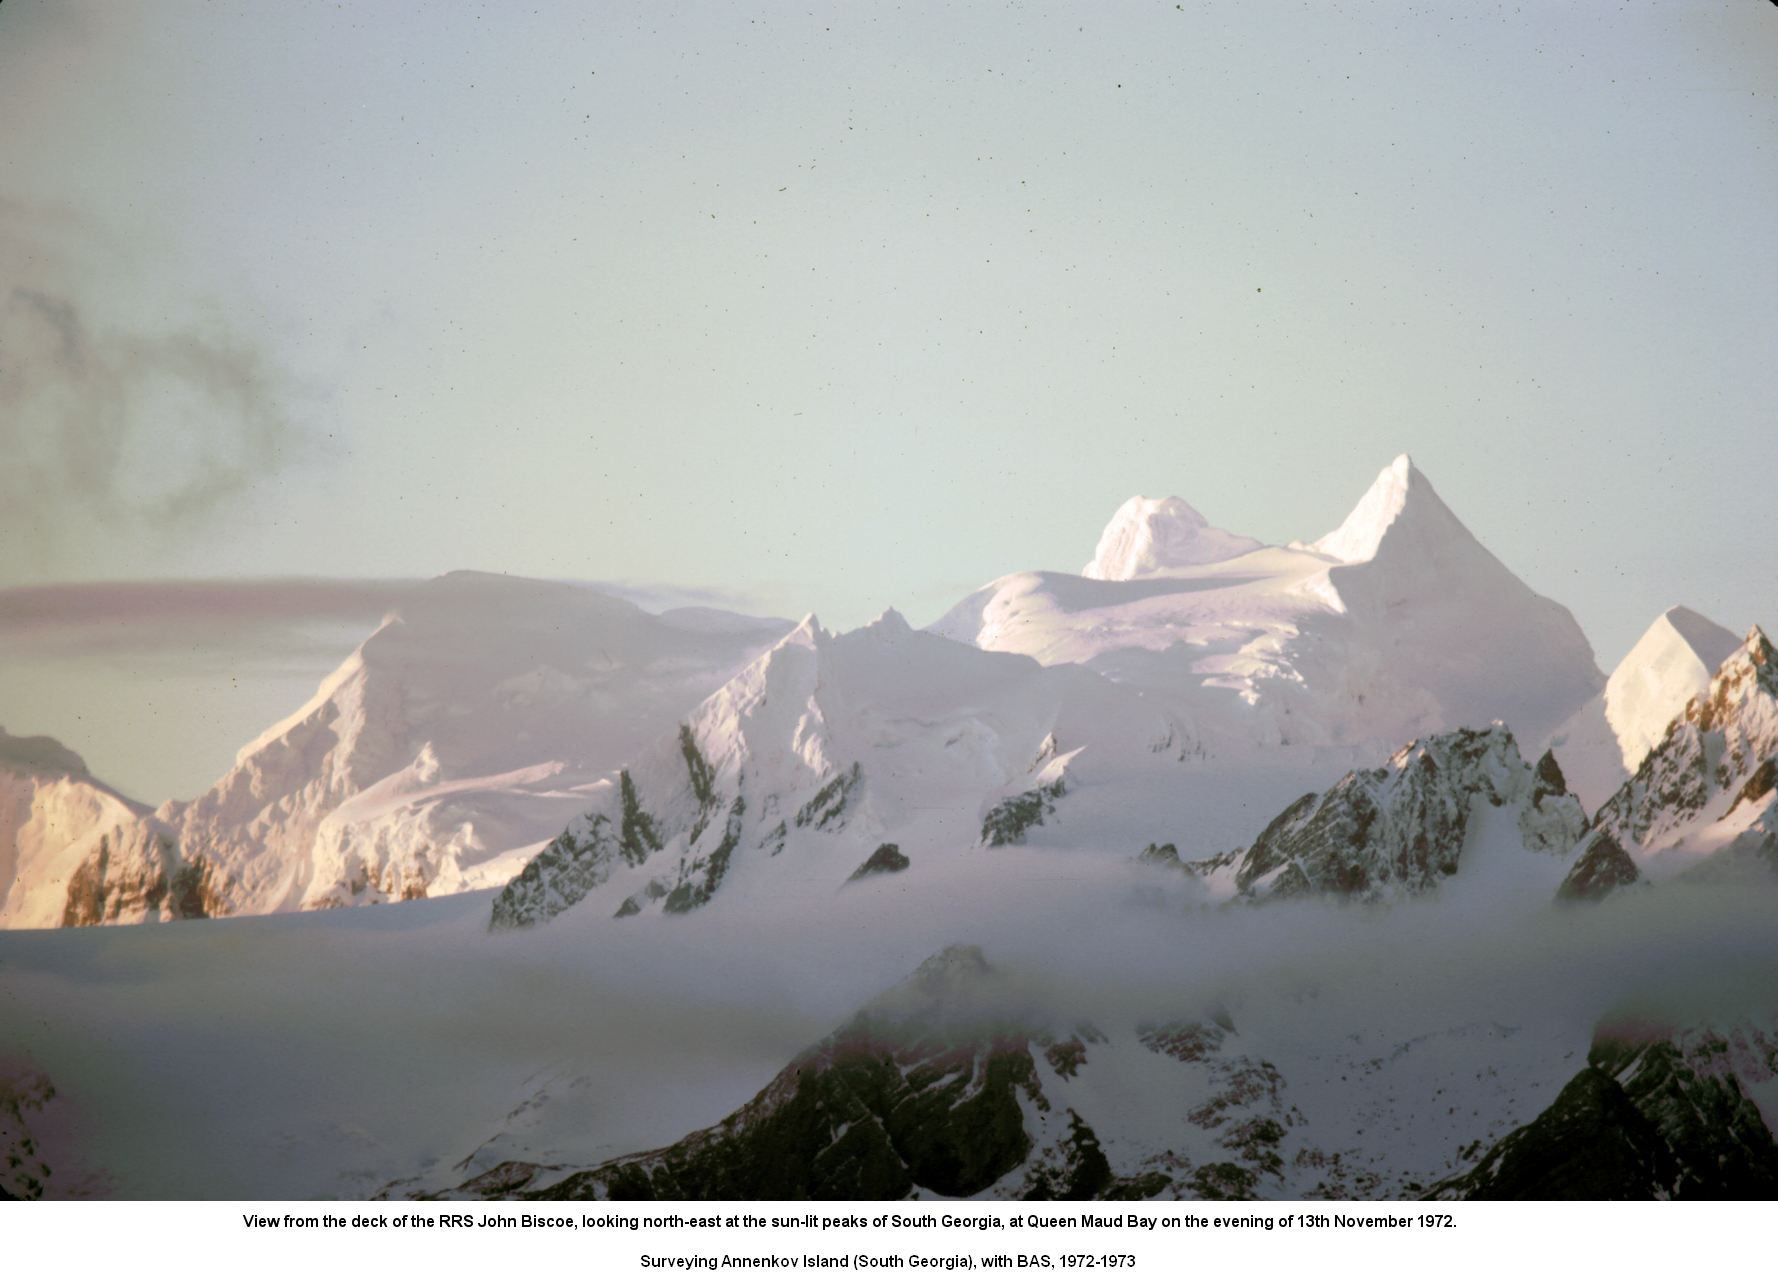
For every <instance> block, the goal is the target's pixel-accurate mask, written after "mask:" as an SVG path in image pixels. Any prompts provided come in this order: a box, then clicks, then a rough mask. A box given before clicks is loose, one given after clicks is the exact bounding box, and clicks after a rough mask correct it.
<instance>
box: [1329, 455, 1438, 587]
mask: <svg viewBox="0 0 1778 1273" xmlns="http://www.w3.org/2000/svg"><path fill="white" fill-rule="evenodd" d="M1398 523H1400V529H1399V530H1397V524H1398ZM1421 530H1423V531H1424V532H1430V533H1432V534H1433V535H1435V536H1454V535H1456V534H1457V533H1458V532H1461V533H1463V534H1467V533H1468V532H1467V531H1464V530H1463V526H1462V523H1460V522H1458V521H1457V518H1456V516H1455V515H1454V514H1453V513H1452V512H1451V510H1450V509H1449V508H1448V507H1447V506H1446V505H1445V502H1444V501H1443V500H1442V499H1440V498H1439V497H1438V492H1437V491H1435V490H1433V489H1432V483H1431V482H1429V481H1427V480H1426V477H1425V475H1424V474H1423V473H1421V472H1420V470H1419V469H1417V468H1415V467H1414V461H1413V459H1412V458H1411V457H1410V456H1409V455H1408V454H1407V452H1405V451H1404V452H1402V454H1400V455H1398V456H1396V457H1395V459H1393V460H1391V461H1390V462H1389V464H1388V465H1387V466H1386V467H1385V468H1384V469H1383V471H1382V472H1381V473H1378V474H1377V479H1376V481H1374V482H1372V483H1371V485H1370V489H1369V490H1367V491H1365V493H1364V497H1363V498H1362V499H1360V500H1359V501H1358V504H1357V505H1356V506H1355V507H1354V508H1353V509H1352V511H1351V512H1350V513H1348V514H1346V520H1345V521H1343V522H1341V523H1340V526H1339V529H1338V530H1334V531H1331V532H1329V533H1328V534H1326V535H1323V536H1322V537H1321V538H1320V539H1318V540H1316V541H1315V542H1314V543H1313V544H1311V545H1310V547H1311V548H1313V549H1314V550H1315V551H1316V552H1319V553H1325V554H1326V555H1327V556H1329V557H1337V558H1338V559H1339V560H1341V561H1343V562H1348V563H1356V562H1361V561H1370V560H1372V559H1374V558H1375V557H1376V555H1377V552H1378V550H1379V549H1381V548H1382V546H1383V541H1384V539H1385V537H1386V536H1388V535H1389V534H1391V533H1392V532H1394V533H1397V534H1402V535H1411V534H1414V533H1415V532H1416V531H1421Z"/></svg>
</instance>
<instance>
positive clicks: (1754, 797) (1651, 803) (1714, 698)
mask: <svg viewBox="0 0 1778 1273" xmlns="http://www.w3.org/2000/svg"><path fill="white" fill-rule="evenodd" d="M1775 757H1778V651H1775V650H1774V649H1773V647H1772V644H1771V642H1770V641H1769V640H1767V638H1766V634H1765V633H1764V632H1763V631H1761V630H1760V629H1759V628H1757V627H1756V628H1753V629H1752V630H1750V631H1749V632H1748V634H1747V637H1746V639H1745V640H1744V641H1743V642H1742V643H1741V646H1740V648H1739V649H1737V650H1736V651H1735V652H1734V653H1733V654H1731V655H1730V656H1729V657H1728V659H1727V660H1725V661H1724V663H1723V665H1722V667H1721V668H1720V669H1719V670H1718V671H1717V673H1716V675H1715V676H1714V677H1712V678H1711V681H1710V685H1709V688H1708V689H1706V690H1705V692H1704V693H1702V694H1700V695H1698V696H1697V697H1696V698H1694V699H1692V700H1691V702H1689V703H1688V704H1686V707H1685V710H1684V711H1683V712H1681V713H1680V714H1679V715H1678V716H1677V717H1675V718H1674V720H1673V722H1672V723H1671V724H1670V725H1668V727H1667V731H1666V733H1665V734H1664V735H1663V736H1662V738H1661V740H1660V742H1659V743H1657V744H1655V746H1654V747H1653V749H1651V750H1650V751H1649V752H1648V754H1647V755H1646V756H1644V757H1643V760H1642V763H1641V764H1640V765H1639V766H1638V767H1637V769H1636V773H1635V774H1634V775H1633V776H1632V777H1631V778H1630V780H1629V781H1628V782H1626V783H1625V784H1624V785H1623V786H1622V787H1621V788H1619V790H1618V791H1617V793H1616V794H1615V795H1613V796H1612V797H1611V798H1610V799H1609V800H1607V801H1606V802H1605V804H1604V805H1602V806H1601V807H1600V809H1599V812H1598V813H1597V814H1596V815H1595V817H1594V825H1595V826H1596V827H1598V828H1599V829H1600V830H1603V831H1606V832H1609V833H1610V834H1611V835H1612V836H1613V837H1614V838H1615V839H1616V840H1617V841H1618V842H1619V843H1620V844H1622V845H1624V846H1625V847H1626V848H1628V847H1629V846H1632V845H1634V846H1638V847H1639V848H1641V849H1644V850H1658V849H1661V848H1664V847H1668V846H1670V845H1673V844H1675V843H1677V842H1678V841H1680V840H1682V839H1684V838H1685V837H1686V835H1687V834H1688V833H1689V832H1691V831H1693V830H1694V829H1696V828H1697V827H1699V826H1701V825H1705V824H1708V823H1709V822H1712V821H1714V820H1715V819H1717V818H1719V817H1723V816H1726V815H1727V814H1728V813H1729V812H1731V811H1732V810H1733V809H1734V807H1735V806H1736V805H1737V804H1745V803H1747V802H1749V801H1758V800H1760V799H1763V798H1764V796H1765V795H1766V794H1769V790H1770V785H1771V784H1770V776H1769V771H1768V770H1767V768H1766V766H1767V762H1769V761H1772V760H1773V759H1774V758H1775Z"/></svg>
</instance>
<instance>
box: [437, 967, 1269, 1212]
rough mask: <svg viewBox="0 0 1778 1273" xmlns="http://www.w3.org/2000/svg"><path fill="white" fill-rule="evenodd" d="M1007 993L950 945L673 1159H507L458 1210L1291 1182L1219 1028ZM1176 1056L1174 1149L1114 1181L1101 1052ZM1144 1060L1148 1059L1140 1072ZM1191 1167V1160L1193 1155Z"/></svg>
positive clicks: (1080, 1192)
mask: <svg viewBox="0 0 1778 1273" xmlns="http://www.w3.org/2000/svg"><path fill="white" fill-rule="evenodd" d="M1014 984H1015V983H1012V982H1009V981H1008V980H1007V979H1006V978H1005V976H1004V975H1003V974H1002V973H1000V972H999V971H998V970H996V969H994V968H993V967H991V966H990V965H989V964H988V962H987V960H986V959H985V958H984V957H983V955H982V952H981V951H980V950H979V949H977V948H975V947H972V946H953V947H951V948H949V949H947V950H945V951H943V952H942V953H940V954H938V955H935V956H934V957H933V958H931V959H929V960H927V961H926V963H924V964H923V965H921V967H920V968H919V969H918V971H916V972H915V973H914V975H913V976H912V977H911V978H910V979H909V980H908V981H906V982H904V983H903V984H901V985H900V986H898V987H896V988H895V989H893V990H891V991H889V992H887V993H886V994H884V995H882V996H880V997H879V998H878V999H876V1000H875V1001H873V1002H872V1003H871V1004H870V1005H869V1006H867V1007H866V1008H865V1009H864V1010H863V1011H861V1012H860V1013H859V1014H858V1015H857V1016H856V1017H855V1018H854V1019H853V1020H852V1021H851V1022H850V1023H848V1024H847V1025H846V1026H844V1027H843V1028H842V1029H840V1030H838V1031H836V1032H835V1033H834V1034H832V1035H830V1036H829V1037H828V1038H826V1039H824V1040H822V1041H821V1042H820V1043H818V1044H816V1045H815V1046H814V1047H812V1048H810V1049H809V1050H808V1051H806V1052H804V1053H803V1054H802V1055H801V1056H799V1057H797V1058H796V1059H795V1060H794V1061H792V1062H791V1063H790V1064H789V1065H788V1066H786V1067H785V1068H784V1069H783V1070H782V1071H781V1072H780V1073H779V1074H778V1075H777V1077H776V1078H774V1079H773V1080H772V1081H771V1082H770V1083H769V1084H767V1085H766V1087H765V1088H764V1089H763V1090H762V1091H761V1092H760V1093H759V1094H758V1095H757V1096H755V1097H754V1098H753V1099H752V1100H750V1101H749V1102H747V1104H746V1105H744V1106H743V1107H742V1108H741V1109H739V1110H737V1111H736V1112H735V1113H733V1114H732V1115H730V1116H729V1117H728V1118H725V1119H724V1120H723V1121H722V1122H721V1123H719V1124H717V1125H716V1126H714V1127H710V1128H706V1129H705V1130H703V1131H699V1132H694V1133H693V1134H691V1135H690V1136H687V1137H686V1138H685V1139H683V1140H681V1141H679V1142H678V1143H676V1144H674V1145H671V1146H668V1147H667V1148H665V1149H659V1150H653V1151H649V1152H647V1153H641V1154H633V1155H629V1156H627V1157H624V1158H618V1159H614V1160H612V1161H610V1162H605V1163H600V1164H597V1165H595V1166H591V1167H587V1168H581V1169H576V1168H572V1167H561V1166H544V1165H542V1164H538V1163H527V1162H516V1161H504V1162H499V1163H496V1164H494V1165H492V1166H490V1167H487V1168H485V1169H484V1170H481V1171H479V1172H478V1173H477V1174H476V1175H474V1176H472V1177H470V1178H469V1179H466V1180H463V1181H462V1182H461V1183H459V1184H458V1185H457V1186H456V1187H455V1188H454V1189H452V1190H449V1191H448V1192H449V1194H450V1195H452V1196H459V1197H481V1198H494V1197H522V1198H540V1199H541V1198H574V1199H612V1200H716V1199H727V1200H735V1199H758V1198H772V1199H800V1198H827V1199H875V1198H883V1199H894V1198H906V1197H916V1196H917V1197H933V1196H943V1197H978V1196H984V1197H995V1198H1029V1199H1089V1198H1136V1197H1150V1196H1154V1195H1156V1194H1160V1193H1166V1194H1169V1195H1171V1196H1176V1197H1204V1198H1237V1197H1239V1198H1248V1197H1255V1196H1258V1193H1259V1191H1260V1190H1261V1188H1262V1187H1263V1186H1265V1185H1268V1184H1275V1183H1276V1182H1277V1181H1278V1180H1279V1179H1280V1177H1281V1174H1282V1172H1283V1171H1284V1170H1285V1158H1284V1156H1283V1143H1284V1141H1285V1140H1286V1138H1287V1136H1289V1134H1290V1128H1291V1127H1292V1126H1294V1125H1296V1124H1297V1123H1300V1121H1301V1117H1300V1115H1299V1114H1298V1113H1297V1112H1296V1111H1295V1110H1294V1109H1293V1108H1291V1107H1290V1106H1289V1105H1288V1102H1286V1101H1285V1100H1284V1099H1283V1088H1284V1083H1283V1078H1282V1076H1281V1075H1279V1074H1278V1073H1277V1071H1276V1070H1275V1069H1273V1068H1272V1067H1271V1066H1269V1065H1267V1064H1265V1063H1263V1062H1260V1061H1256V1060H1254V1059H1253V1058H1250V1057H1246V1056H1242V1055H1240V1054H1239V1052H1238V1050H1236V1049H1232V1048H1229V1047H1228V1046H1227V1044H1228V1043H1229V1040H1230V1038H1231V1036H1232V1032H1233V1026H1232V1023H1230V1022H1229V1021H1228V1020H1227V1019H1226V1018H1218V1019H1213V1020H1205V1021H1193V1022H1186V1023H1183V1024H1173V1025H1156V1026H1145V1027H1140V1028H1139V1030H1138V1033H1137V1037H1134V1038H1131V1039H1129V1040H1127V1041H1125V1042H1124V1043H1123V1044H1122V1045H1119V1044H1117V1043H1114V1042H1113V1041H1111V1040H1108V1039H1107V1038H1106V1036H1105V1035H1104V1034H1102V1033H1101V1032H1099V1031H1098V1030H1096V1029H1094V1028H1093V1027H1092V1026H1090V1025H1080V1026H1076V1027H1075V1028H1074V1029H1072V1030H1070V1031H1066V1032H1057V1031H1052V1030H1049V1029H1046V1028H1043V1027H1041V1026H1040V1025H1038V1024H1036V1023H1035V1022H1033V1021H1031V1020H1027V1019H1022V1018H1021V1015H1020V1013H1019V1012H1018V1011H1017V1010H1015V1009H1012V1008H1010V1007H1009V1006H1008V1005H1009V1003H1010V1002H1011V1001H1013V1000H1014V999H1015V998H1016V997H1017V996H1016V995H1015V994H1014V993H1013V988H1014ZM1120 1046H1121V1047H1122V1048H1123V1049H1124V1051H1123V1060H1122V1064H1124V1065H1129V1064H1131V1063H1132V1061H1131V1059H1130V1058H1131V1057H1132V1056H1135V1057H1143V1056H1146V1062H1145V1064H1147V1065H1152V1064H1153V1063H1154V1057H1156V1056H1159V1057H1163V1058H1166V1059H1167V1060H1168V1061H1169V1062H1171V1063H1174V1064H1177V1065H1179V1066H1184V1067H1191V1068H1192V1069H1193V1070H1196V1071H1199V1072H1200V1073H1201V1076H1202V1077H1201V1078H1199V1079H1198V1080H1197V1081H1195V1082H1189V1083H1188V1084H1187V1090H1191V1091H1193V1092H1195V1093H1196V1099H1195V1101H1194V1102H1193V1103H1192V1104H1191V1105H1190V1106H1189V1107H1187V1108H1184V1109H1182V1110H1178V1111H1173V1116H1174V1117H1176V1118H1179V1116H1180V1115H1181V1114H1183V1117H1182V1118H1179V1125H1180V1132H1181V1141H1182V1142H1183V1141H1186V1140H1190V1141H1191V1142H1192V1143H1191V1144H1190V1145H1189V1146H1187V1145H1185V1144H1183V1143H1182V1144H1181V1145H1180V1146H1179V1147H1178V1148H1177V1149H1169V1150H1167V1151H1166V1152H1164V1153H1161V1154H1159V1155H1151V1156H1149V1157H1147V1158H1145V1159H1142V1160H1140V1161H1136V1162H1130V1161H1129V1160H1128V1153H1127V1151H1125V1152H1123V1153H1122V1154H1120V1157H1121V1158H1123V1159H1124V1160H1125V1167H1126V1168H1127V1169H1125V1170H1121V1171H1120V1170H1119V1168H1118V1167H1117V1166H1116V1165H1114V1163H1113V1162H1112V1160H1111V1158H1110V1156H1109V1155H1108V1147H1107V1145H1106V1144H1105V1143H1104V1142H1103V1140H1102V1137H1101V1133H1100V1131H1099V1129H1097V1128H1096V1127H1095V1126H1094V1125H1093V1123H1092V1121H1091V1120H1090V1119H1089V1118H1087V1117H1086V1116H1085V1115H1084V1114H1083V1113H1082V1112H1081V1110H1080V1109H1079V1108H1077V1107H1076V1105H1075V1104H1074V1101H1073V1098H1072V1092H1073V1090H1074V1087H1075V1085H1076V1084H1081V1083H1090V1080H1091V1075H1092V1073H1093V1072H1094V1067H1095V1066H1098V1065H1114V1064H1116V1063H1115V1062H1112V1061H1104V1060H1098V1059H1096V1058H1098V1057H1100V1056H1101V1055H1102V1054H1103V1050H1105V1049H1112V1050H1114V1051H1116V1050H1117V1049H1118V1048H1119V1047H1120ZM1138 1063H1142V1062H1138ZM1188 1150H1189V1151H1190V1152H1187V1151H1188Z"/></svg>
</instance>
